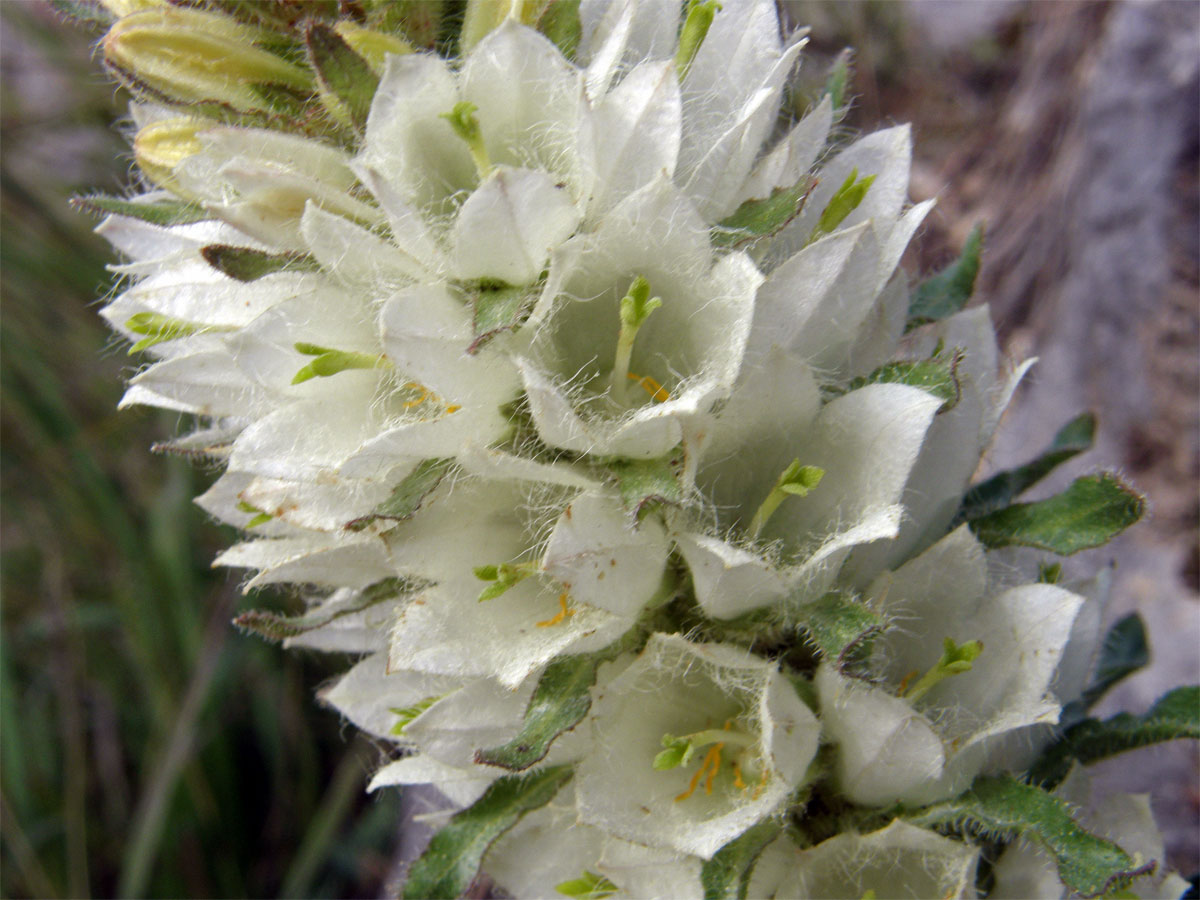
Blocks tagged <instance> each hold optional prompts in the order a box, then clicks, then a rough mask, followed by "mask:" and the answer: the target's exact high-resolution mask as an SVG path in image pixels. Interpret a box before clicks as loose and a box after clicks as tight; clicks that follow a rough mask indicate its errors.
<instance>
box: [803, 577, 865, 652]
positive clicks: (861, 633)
mask: <svg viewBox="0 0 1200 900" xmlns="http://www.w3.org/2000/svg"><path fill="white" fill-rule="evenodd" d="M800 624H801V626H802V627H803V628H804V629H805V631H807V632H808V635H809V638H810V640H811V641H812V643H813V644H814V645H815V646H816V648H817V650H818V651H820V653H821V655H822V656H823V657H824V658H825V659H827V660H829V662H831V663H832V664H833V665H834V666H836V667H837V668H838V669H839V670H841V669H844V668H845V667H846V666H847V665H848V664H849V663H850V662H852V661H854V660H855V659H857V658H858V656H859V655H860V653H861V651H864V650H866V649H867V647H868V646H869V642H870V640H871V639H872V638H874V637H875V636H876V635H878V634H879V633H880V632H882V631H883V628H884V620H883V618H882V617H881V616H880V615H879V614H878V613H876V612H874V611H873V610H871V608H870V607H868V606H867V605H866V604H865V603H863V602H861V601H859V600H855V599H853V598H851V597H849V596H847V595H845V594H843V593H841V592H839V591H831V592H830V593H828V594H826V595H825V596H824V597H822V598H821V599H819V600H815V601H813V602H812V603H809V604H808V605H807V606H804V607H802V608H801V610H800Z"/></svg>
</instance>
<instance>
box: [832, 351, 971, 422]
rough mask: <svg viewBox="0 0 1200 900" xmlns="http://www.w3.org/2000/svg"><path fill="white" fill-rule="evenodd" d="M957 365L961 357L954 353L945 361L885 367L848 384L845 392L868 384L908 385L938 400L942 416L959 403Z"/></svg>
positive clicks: (941, 356)
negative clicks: (940, 402)
mask: <svg viewBox="0 0 1200 900" xmlns="http://www.w3.org/2000/svg"><path fill="white" fill-rule="evenodd" d="M961 362H962V353H961V352H959V351H957V350H956V351H954V352H952V353H950V354H949V358H947V357H946V356H945V355H944V354H941V355H938V356H935V357H933V358H932V359H918V360H909V361H903V362H892V363H887V364H886V365H882V366H880V367H879V368H878V369H876V370H875V371H874V372H872V373H871V374H870V375H860V376H859V377H858V378H855V379H854V380H853V381H851V382H850V387H849V390H852V391H854V390H858V389H859V388H861V387H866V386H867V385H868V384H908V385H912V386H913V387H917V388H921V390H923V391H926V392H927V393H930V394H933V396H935V397H937V398H938V399H939V400H941V401H942V405H941V407H939V409H938V412H939V413H943V412H946V411H947V410H950V409H953V408H954V407H955V406H956V405H957V404H958V401H959V400H960V399H962V382H961V381H960V380H959V377H958V366H959V363H961Z"/></svg>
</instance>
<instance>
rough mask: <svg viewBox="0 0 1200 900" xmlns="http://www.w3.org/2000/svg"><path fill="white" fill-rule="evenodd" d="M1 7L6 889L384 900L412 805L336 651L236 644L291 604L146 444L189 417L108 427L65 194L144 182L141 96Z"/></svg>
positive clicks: (31, 16)
mask: <svg viewBox="0 0 1200 900" xmlns="http://www.w3.org/2000/svg"><path fill="white" fill-rule="evenodd" d="M0 15H2V16H3V41H4V45H3V88H2V89H3V94H2V96H0V103H2V115H0V141H2V143H3V147H4V153H3V156H2V157H0V178H2V183H0V188H2V192H3V193H2V198H3V203H2V206H0V217H2V218H0V227H2V229H3V240H2V242H0V266H2V269H3V278H4V289H3V294H4V296H3V316H2V318H0V355H2V359H3V372H2V381H0V386H2V390H3V405H2V416H3V419H2V429H3V433H2V441H0V448H2V449H0V452H2V457H0V462H2V472H0V492H2V496H0V499H2V503H3V530H2V532H0V540H2V543H3V557H2V574H3V631H2V636H0V667H2V668H0V752H2V754H3V759H2V766H0V773H2V774H0V783H2V790H3V795H2V798H0V813H2V816H3V818H2V820H0V829H2V835H3V857H2V858H0V894H2V895H3V896H5V897H22V896H26V897H86V896H92V895H96V896H156V897H246V896H249V897H266V896H290V897H326V896H328V897H334V896H370V895H373V894H375V893H377V892H379V890H380V886H381V884H382V883H383V881H384V880H385V878H386V875H387V872H388V866H389V864H390V852H391V846H392V844H393V836H394V834H395V830H396V823H397V822H398V821H399V804H398V796H397V794H396V793H395V792H384V793H381V794H379V795H373V796H371V797H367V796H366V795H365V794H364V793H363V791H364V788H365V786H366V779H367V775H368V772H369V770H370V768H371V766H372V764H373V762H374V760H375V756H376V754H375V751H374V750H373V749H372V748H371V747H369V746H367V745H366V744H365V742H363V741H362V739H361V738H354V737H353V736H352V732H350V731H349V730H343V728H342V726H341V724H340V723H339V721H338V719H337V717H336V716H335V715H334V714H333V713H331V712H329V711H326V710H323V709H320V708H318V705H317V703H316V701H315V700H314V696H313V695H314V692H315V690H316V689H317V687H318V686H319V685H320V684H321V683H322V682H324V681H326V680H328V679H329V678H330V677H332V676H333V675H335V674H336V673H337V672H339V671H341V670H344V669H345V668H346V663H345V660H344V659H338V658H336V657H332V658H331V657H327V656H324V655H315V654H307V653H296V652H286V653H285V652H284V651H283V650H282V649H281V648H280V647H277V646H274V645H271V644H267V643H264V642H263V641H261V640H259V639H257V638H253V637H249V636H246V635H242V634H240V633H238V632H237V631H236V630H234V629H233V627H232V626H231V625H230V624H229V621H230V619H231V618H232V617H233V615H234V614H235V613H236V612H237V611H238V610H239V609H240V608H242V607H244V606H246V605H250V604H253V605H257V606H264V605H265V606H275V607H281V606H284V605H286V604H288V603H289V602H290V601H289V600H288V598H287V597H285V596H263V595H261V594H260V595H259V596H256V597H254V598H244V597H242V596H241V595H240V591H239V587H238V583H237V578H238V576H237V575H236V574H230V573H228V572H226V571H214V570H212V569H211V568H210V563H211V561H212V559H213V557H214V556H215V554H216V553H217V552H218V550H219V549H220V548H222V547H224V546H227V545H228V544H230V543H231V542H232V541H233V539H234V534H233V532H232V531H229V530H226V529H222V528H219V527H218V526H216V525H214V524H213V523H211V522H209V521H207V520H206V517H205V515H204V514H203V513H202V512H201V511H200V510H199V509H198V508H197V507H195V506H194V505H193V504H192V503H191V498H192V497H193V496H195V495H196V494H198V493H200V492H202V491H203V490H204V488H205V487H206V485H207V484H208V483H209V482H210V481H211V480H212V478H213V473H211V472H205V471H199V470H197V469H195V468H194V467H193V466H192V465H190V464H189V463H187V462H185V461H183V460H179V459H171V458H163V457H156V456H151V455H150V454H149V453H148V452H147V448H148V447H149V445H150V444H152V443H153V442H154V441H156V440H161V439H162V438H164V437H167V436H169V435H171V434H173V433H175V432H176V431H177V430H178V429H179V428H180V426H181V424H182V423H180V422H178V421H176V420H175V419H174V417H172V416H170V415H165V414H162V413H156V412H153V411H150V410H145V409H130V410H126V411H123V412H119V413H118V412H116V411H115V410H116V404H117V401H118V400H119V398H120V395H121V391H122V382H123V380H124V379H125V378H127V377H128V376H129V374H130V373H131V372H132V371H133V361H132V360H130V359H129V358H128V357H127V356H126V355H125V348H124V347H121V346H117V345H116V344H115V342H114V341H113V340H112V339H111V338H110V337H109V335H108V334H107V331H106V329H105V327H104V326H103V323H102V322H101V320H100V319H99V317H98V316H97V298H98V297H100V296H102V295H103V294H104V293H105V292H106V291H108V290H109V289H110V287H111V285H112V277H111V276H110V275H109V273H108V272H107V271H106V270H105V268H104V267H105V264H106V263H108V262H110V261H112V259H113V257H112V253H111V251H110V248H109V247H108V246H107V244H106V243H105V242H104V241H101V240H100V239H99V238H97V237H95V236H94V235H93V234H91V228H92V227H93V226H94V225H95V222H94V221H92V220H89V219H88V218H87V217H86V216H83V215H80V214H79V213H76V212H75V211H73V210H72V209H71V208H70V207H69V206H68V199H69V198H70V197H71V196H72V195H74V194H77V193H82V192H87V191H94V190H97V189H100V190H105V191H108V192H110V193H121V192H122V191H123V190H124V189H125V188H126V186H127V185H128V184H130V183H131V181H132V178H133V176H132V175H131V173H130V162H129V154H128V148H127V145H126V143H125V140H124V138H123V137H122V136H121V134H120V133H119V132H118V130H116V129H115V128H114V126H115V125H116V124H118V123H119V121H120V117H121V116H122V115H123V114H124V105H125V99H124V98H123V97H121V96H119V95H118V94H117V92H116V91H115V90H114V89H113V87H112V86H111V85H110V84H109V83H108V82H107V80H106V79H105V78H104V76H103V74H102V73H101V72H100V71H99V67H98V66H97V65H96V63H95V60H94V59H93V58H92V52H91V46H90V42H91V40H92V39H93V36H92V35H89V34H86V33H82V32H81V31H80V30H78V29H74V28H71V27H67V26H64V25H63V24H62V23H60V22H59V21H58V20H57V18H56V16H55V15H54V14H53V13H52V11H51V10H50V9H49V8H48V6H46V5H44V4H41V3H32V2H18V0H13V2H4V3H0Z"/></svg>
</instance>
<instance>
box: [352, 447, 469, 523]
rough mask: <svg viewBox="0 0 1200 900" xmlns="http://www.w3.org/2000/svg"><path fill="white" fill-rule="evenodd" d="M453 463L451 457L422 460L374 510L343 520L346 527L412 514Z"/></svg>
mask: <svg viewBox="0 0 1200 900" xmlns="http://www.w3.org/2000/svg"><path fill="white" fill-rule="evenodd" d="M453 466H454V460H453V459H426V460H422V461H421V462H420V463H419V464H418V465H417V467H416V468H415V469H413V470H412V471H411V472H409V473H408V475H406V476H405V477H404V479H403V480H402V481H401V482H400V483H399V484H398V485H396V486H395V487H394V488H392V493H391V494H390V495H389V496H388V498H387V499H386V500H384V501H383V502H382V503H380V504H379V505H378V506H377V507H375V509H374V510H372V511H371V512H370V513H369V514H367V515H365V516H360V517H359V518H357V519H354V520H352V521H350V522H347V523H346V530H347V531H362V530H363V529H364V528H366V527H367V526H368V525H370V524H371V523H372V522H375V521H377V520H378V519H391V520H394V521H397V522H399V521H401V520H403V519H407V518H409V517H411V516H412V515H414V514H415V513H416V511H417V510H418V509H420V508H421V504H422V503H423V502H424V500H425V498H426V497H428V496H429V495H430V494H431V493H432V492H433V490H434V488H436V487H437V486H438V485H439V484H441V483H442V479H443V478H445V477H446V473H448V472H449V471H450V469H451V468H452V467H453Z"/></svg>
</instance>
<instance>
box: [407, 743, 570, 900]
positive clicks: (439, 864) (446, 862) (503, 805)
mask: <svg viewBox="0 0 1200 900" xmlns="http://www.w3.org/2000/svg"><path fill="white" fill-rule="evenodd" d="M572 775H574V769H573V768H572V767H571V766H569V765H567V766H552V767H550V768H547V769H538V770H537V771H535V772H529V773H527V774H524V775H506V776H505V777H503V778H500V779H498V780H497V781H494V782H492V784H491V785H490V786H489V787H488V789H487V790H486V791H485V792H484V794H483V796H482V797H480V798H479V799H478V800H476V801H475V803H474V804H473V805H471V806H470V807H468V808H467V809H464V810H463V811H462V812H460V813H457V814H456V815H455V816H454V817H453V818H452V819H451V820H450V822H449V824H448V825H446V827H445V828H443V829H442V830H441V831H439V832H438V833H437V834H435V835H434V836H433V840H432V841H430V842H429V846H428V848H426V850H425V852H424V853H422V854H421V856H420V857H419V858H418V859H417V860H416V862H414V863H413V864H412V868H411V869H409V872H408V881H407V883H405V885H404V897H405V900H419V898H432V897H458V896H461V895H462V894H463V893H464V892H465V891H466V890H467V888H468V887H470V885H471V882H472V881H473V880H474V878H475V875H476V873H477V872H478V871H479V865H480V863H481V862H483V857H484V855H485V854H486V853H487V851H488V850H489V848H491V846H492V844H494V843H495V842H496V840H497V839H498V838H499V837H500V836H501V835H503V834H504V833H505V832H506V831H508V830H509V829H510V828H512V827H513V826H514V825H516V824H517V822H518V821H520V819H521V817H522V816H524V815H525V814H526V813H528V812H532V811H533V810H535V809H540V808H541V807H543V806H545V805H546V804H547V803H549V802H550V801H551V800H553V799H554V795H555V794H557V793H558V792H559V790H560V789H561V788H562V787H563V786H564V785H565V784H566V783H567V782H568V781H570V780H571V777H572Z"/></svg>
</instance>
